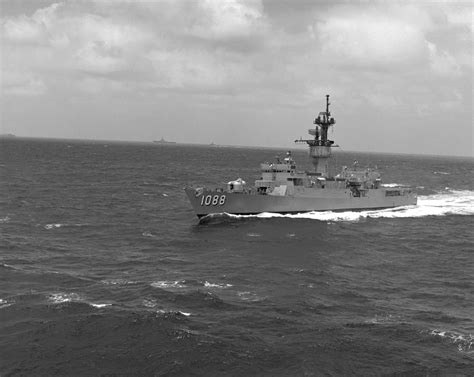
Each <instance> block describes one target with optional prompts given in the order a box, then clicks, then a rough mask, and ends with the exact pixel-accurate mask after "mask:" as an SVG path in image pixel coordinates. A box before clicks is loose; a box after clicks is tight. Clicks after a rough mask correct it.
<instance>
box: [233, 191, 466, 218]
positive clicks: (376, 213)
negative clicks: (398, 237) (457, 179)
mask: <svg viewBox="0 0 474 377" xmlns="http://www.w3.org/2000/svg"><path fill="white" fill-rule="evenodd" d="M448 215H464V216H469V215H474V191H470V190H452V189H447V190H446V191H444V192H442V193H438V194H434V195H421V196H419V197H418V204H417V205H416V206H404V207H397V208H388V209H381V210H368V211H345V212H332V211H323V212H307V213H299V214H285V215H282V214H278V213H270V212H264V213H260V214H258V215H229V216H231V217H236V218H247V217H256V218H263V219H266V218H275V217H276V218H278V217H284V218H294V219H312V220H320V221H349V222H354V221H359V220H361V219H364V218H375V219H378V218H390V219H393V218H416V217H426V216H448Z"/></svg>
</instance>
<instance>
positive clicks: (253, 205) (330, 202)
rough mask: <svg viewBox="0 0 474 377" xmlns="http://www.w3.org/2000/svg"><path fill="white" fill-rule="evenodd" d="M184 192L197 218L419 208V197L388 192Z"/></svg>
mask: <svg viewBox="0 0 474 377" xmlns="http://www.w3.org/2000/svg"><path fill="white" fill-rule="evenodd" d="M185 191H186V194H187V196H188V198H189V200H190V202H191V205H192V206H193V209H194V211H195V212H196V215H197V216H198V217H202V216H206V215H209V214H213V213H223V212H225V213H230V214H236V215H237V214H238V215H251V214H258V213H262V212H273V213H304V212H312V211H357V210H367V209H381V208H394V207H401V206H407V205H416V202H417V199H416V195H414V194H413V193H411V192H409V191H407V192H403V191H401V192H400V195H396V196H394V195H390V196H387V191H386V190H385V189H372V190H367V191H366V192H365V196H360V197H354V196H352V193H351V192H350V190H307V191H303V192H300V193H296V194H295V195H284V196H278V195H262V194H256V193H230V192H225V191H219V190H206V189H198V190H196V189H193V188H186V189H185ZM390 192H391V193H393V190H392V191H390Z"/></svg>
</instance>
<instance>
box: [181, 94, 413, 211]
mask: <svg viewBox="0 0 474 377" xmlns="http://www.w3.org/2000/svg"><path fill="white" fill-rule="evenodd" d="M329 105H330V103H329V95H326V111H322V112H320V113H319V115H318V117H317V118H316V119H315V120H314V122H313V123H314V128H311V129H309V130H308V133H309V134H310V135H311V136H312V137H311V138H310V139H307V140H304V139H298V140H295V142H296V143H306V144H307V145H308V146H309V155H310V158H311V160H312V163H313V166H314V170H312V171H299V170H297V168H296V164H295V161H294V160H293V158H292V156H291V152H288V153H287V155H286V157H285V158H284V159H283V161H281V160H280V159H279V158H277V159H276V161H274V162H273V163H267V162H265V163H262V164H260V170H261V177H260V179H257V180H256V181H255V185H254V186H253V187H248V186H247V185H246V183H245V181H243V180H242V179H241V178H238V179H237V180H234V181H230V182H228V183H227V185H226V186H225V187H220V188H215V189H209V188H205V187H197V188H195V187H186V188H185V192H186V194H187V196H188V198H189V200H190V201H191V205H192V206H193V208H194V211H195V212H196V215H197V216H198V217H203V216H206V215H210V214H215V213H229V214H237V215H252V214H258V213H262V212H273V213H282V214H283V213H304V212H312V211H356V210H367V209H382V208H393V207H400V206H407V205H416V203H417V197H416V194H415V193H414V192H413V190H412V189H411V188H410V187H406V186H402V185H399V186H397V187H384V186H383V185H382V180H381V177H380V173H379V172H378V171H377V169H372V168H360V167H359V166H358V164H357V162H354V164H353V165H352V166H350V167H347V166H343V167H342V170H341V171H340V172H339V174H337V175H335V176H330V174H329V167H328V162H329V159H330V158H331V150H332V148H334V147H336V145H334V141H333V140H329V139H328V130H329V127H331V126H333V125H334V124H335V123H336V122H335V120H334V118H333V117H331V113H330V111H329Z"/></svg>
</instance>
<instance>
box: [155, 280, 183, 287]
mask: <svg viewBox="0 0 474 377" xmlns="http://www.w3.org/2000/svg"><path fill="white" fill-rule="evenodd" d="M150 285H151V286H152V287H155V288H185V287H186V285H184V284H183V282H182V281H178V280H176V281H170V280H162V281H155V282H153V283H151V284H150Z"/></svg>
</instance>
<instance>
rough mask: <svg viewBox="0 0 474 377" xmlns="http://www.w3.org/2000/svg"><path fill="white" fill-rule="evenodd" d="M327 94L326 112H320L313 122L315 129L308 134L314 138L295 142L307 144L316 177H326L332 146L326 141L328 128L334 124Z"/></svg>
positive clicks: (311, 129) (331, 141)
mask: <svg viewBox="0 0 474 377" xmlns="http://www.w3.org/2000/svg"><path fill="white" fill-rule="evenodd" d="M329 105H330V102H329V94H327V95H326V111H321V112H320V113H319V115H318V116H317V118H316V119H315V120H314V122H313V123H314V124H315V127H314V128H310V129H309V130H308V133H309V134H310V135H312V136H314V139H309V140H303V139H300V140H295V142H296V143H307V144H308V145H309V156H310V157H311V159H312V162H313V165H314V170H315V173H316V175H319V176H321V177H328V175H329V168H328V162H329V158H330V157H331V148H332V146H333V144H334V141H333V140H329V139H328V129H329V127H331V126H333V125H334V124H336V121H335V120H334V118H331V112H330V111H329Z"/></svg>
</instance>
